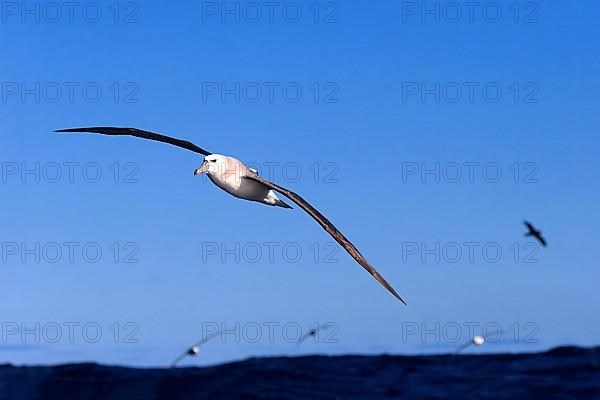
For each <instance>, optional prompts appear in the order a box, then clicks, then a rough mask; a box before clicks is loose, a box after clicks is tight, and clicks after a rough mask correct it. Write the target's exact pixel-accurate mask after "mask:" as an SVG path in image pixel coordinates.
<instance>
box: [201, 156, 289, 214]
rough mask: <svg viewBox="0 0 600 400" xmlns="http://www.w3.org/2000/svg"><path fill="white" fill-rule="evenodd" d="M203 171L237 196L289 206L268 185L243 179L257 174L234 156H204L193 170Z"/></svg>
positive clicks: (214, 181) (218, 184)
mask: <svg viewBox="0 0 600 400" xmlns="http://www.w3.org/2000/svg"><path fill="white" fill-rule="evenodd" d="M203 173H205V174H206V175H207V176H208V178H209V179H210V180H211V181H212V182H213V183H214V184H215V185H217V186H218V187H220V188H221V189H223V190H224V191H226V192H227V193H229V194H231V195H232V196H235V197H237V198H240V199H245V200H250V201H256V202H259V203H263V204H267V205H270V206H277V207H283V208H291V207H290V206H288V205H287V204H286V203H284V202H283V201H282V200H281V199H279V198H278V197H277V195H276V194H275V192H273V190H271V189H270V188H269V187H267V186H265V185H263V184H262V183H260V182H256V181H253V180H250V179H244V178H245V177H247V176H250V175H257V172H256V170H253V169H252V168H250V167H248V166H247V165H246V164H244V163H243V162H242V161H240V160H238V159H236V158H233V157H228V156H224V155H221V154H211V155H209V156H206V157H205V159H204V163H203V164H202V166H201V167H200V168H198V169H196V171H194V175H200V174H203Z"/></svg>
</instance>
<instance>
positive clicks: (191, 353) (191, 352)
mask: <svg viewBox="0 0 600 400" xmlns="http://www.w3.org/2000/svg"><path fill="white" fill-rule="evenodd" d="M228 332H231V331H225V332H220V331H219V332H216V333H213V334H212V335H208V336H206V337H205V338H203V339H202V340H199V341H198V342H196V343H194V344H193V345H192V347H190V348H189V349H187V350H186V351H185V352H184V353H181V354H180V355H178V356H177V358H176V359H175V360H174V361H173V362H172V363H171V368H175V367H176V366H177V364H179V362H180V361H181V360H183V359H184V358H186V357H195V356H197V355H198V353H200V347H201V346H202V345H204V344H206V343H208V342H209V341H210V340H211V339H213V338H216V337H219V336H221V334H222V333H225V334H226V333H228Z"/></svg>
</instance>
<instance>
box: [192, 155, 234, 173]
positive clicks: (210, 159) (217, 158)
mask: <svg viewBox="0 0 600 400" xmlns="http://www.w3.org/2000/svg"><path fill="white" fill-rule="evenodd" d="M226 166H227V157H226V156H222V155H220V154H209V155H208V156H206V157H204V162H203V163H202V166H201V167H200V168H198V169H196V170H195V171H194V176H198V175H200V174H207V175H213V174H216V173H217V172H219V171H222V170H225V169H226Z"/></svg>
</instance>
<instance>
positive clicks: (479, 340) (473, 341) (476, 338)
mask: <svg viewBox="0 0 600 400" xmlns="http://www.w3.org/2000/svg"><path fill="white" fill-rule="evenodd" d="M498 333H499V334H500V335H502V334H504V333H506V332H504V331H494V332H493V334H498ZM487 336H488V337H489V336H491V335H487ZM486 340H487V338H486V337H485V336H483V335H477V336H474V337H473V339H471V340H470V341H469V342H467V343H465V344H463V345H462V346H460V347H459V348H458V349H456V351H455V352H454V354H458V353H460V352H462V351H463V350H465V349H466V348H468V347H470V346H473V345H475V346H481V345H483V344H484V343H485V341H486Z"/></svg>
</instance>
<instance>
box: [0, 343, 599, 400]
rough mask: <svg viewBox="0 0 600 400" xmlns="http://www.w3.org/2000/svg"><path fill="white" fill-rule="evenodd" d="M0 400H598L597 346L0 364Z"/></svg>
mask: <svg viewBox="0 0 600 400" xmlns="http://www.w3.org/2000/svg"><path fill="white" fill-rule="evenodd" d="M0 396H1V398H2V399H220V398H245V399H265V398H266V399H282V398H283V399H303V400H307V399H397V398H424V399H443V398H452V399H572V398H580V399H600V347H599V348H595V349H580V348H575V347H563V348H558V349H555V350H552V351H549V352H546V353H536V354H520V355H508V354H507V355H480V356H477V355H461V356H448V355H443V356H419V357H414V356H337V357H324V356H314V357H298V358H283V357H282V358H254V359H249V360H246V361H242V362H236V363H231V364H224V365H220V366H216V367H209V368H180V369H175V370H163V369H136V368H121V367H108V366H101V365H96V364H79V365H64V366H56V367H13V366H6V365H5V366H0Z"/></svg>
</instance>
